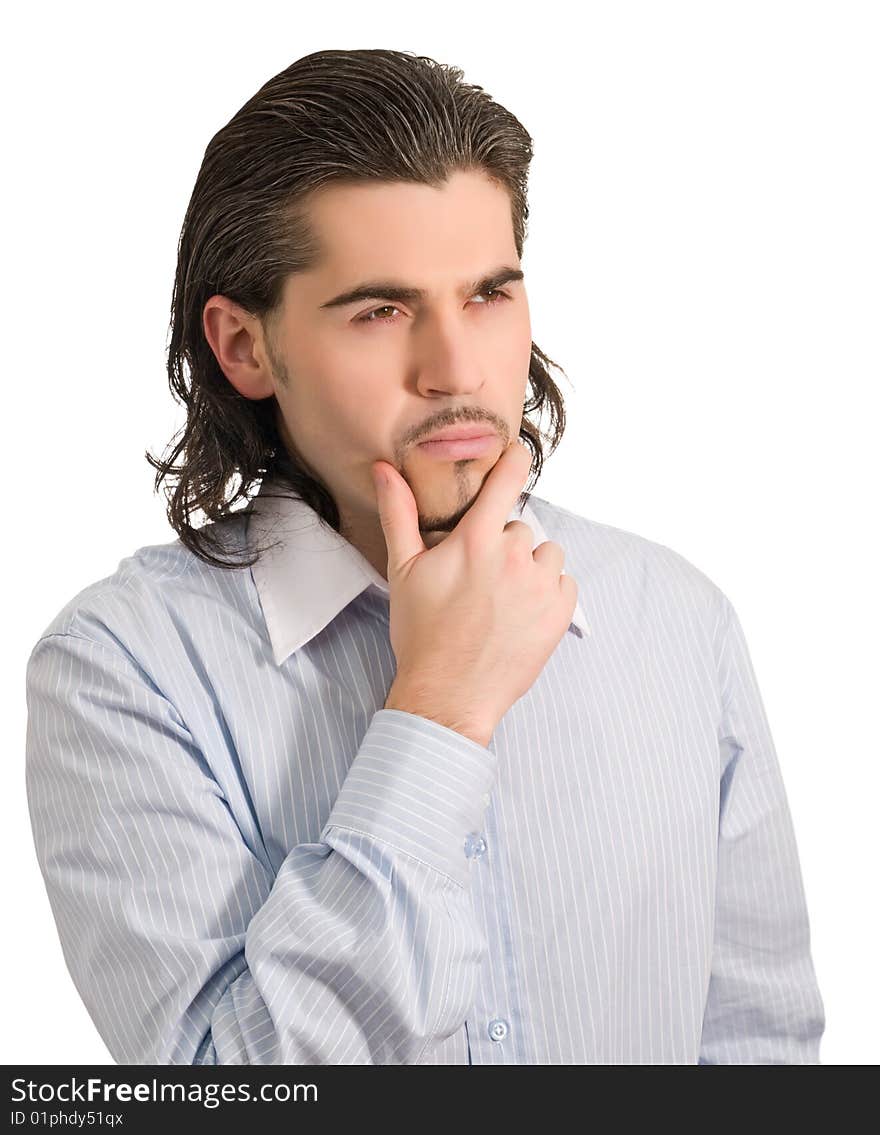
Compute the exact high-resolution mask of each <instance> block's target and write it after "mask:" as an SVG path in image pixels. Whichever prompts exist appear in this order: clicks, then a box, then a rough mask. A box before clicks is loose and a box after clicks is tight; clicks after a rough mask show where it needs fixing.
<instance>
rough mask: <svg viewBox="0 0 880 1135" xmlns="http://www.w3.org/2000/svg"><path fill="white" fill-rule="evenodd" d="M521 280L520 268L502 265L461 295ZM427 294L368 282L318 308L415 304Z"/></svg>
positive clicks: (387, 283) (466, 287)
mask: <svg viewBox="0 0 880 1135" xmlns="http://www.w3.org/2000/svg"><path fill="white" fill-rule="evenodd" d="M523 278H524V277H523V272H522V270H521V269H520V268H510V267H507V266H506V265H504V266H502V267H501V268H497V269H495V271H494V272H490V273H489V275H488V276H484V277H483V279H482V280H477V282H476V283H475V284H465V285H463V286H462V294H463V295H475V294H476V293H477V292H482V291H485V290H486V289H487V288H500V287H501V286H502V285H503V284H507V283H510V281H512V280H522V279H523ZM427 294H428V293H427V292H426V291H425V290H424V289H423V288H414V287H412V286H410V285H408V284H401V283H398V282H397V281H395V280H368V281H367V282H366V283H363V284H358V286H357V287H355V288H350V289H349V290H348V291H345V292H341V293H340V294H339V295H338V296H334V297H333V299H332V300H327V302H326V303H322V304H321V305H320V306H321V307H347V306H348V305H349V304H353V303H360V301H361V300H403V301H404V302H407V303H415V302H417V301H419V300H423V299H425V297H426V296H427Z"/></svg>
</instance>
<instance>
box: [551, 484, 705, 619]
mask: <svg viewBox="0 0 880 1135" xmlns="http://www.w3.org/2000/svg"><path fill="white" fill-rule="evenodd" d="M529 505H530V506H531V508H532V509H533V510H534V512H535V515H536V516H537V518H538V520H539V521H540V522H541V524H542V526H543V528H544V530H545V532H546V534H547V538H548V539H551V540H556V541H557V542H558V543H560V544H562V545H563V547H564V548H565V551H566V562H567V563H568V562H571V564H572V570H573V571H575V572H579V573H582V574H583V577H584V579H585V580H587V579H589V580H592V581H599V580H606V579H608V578H611V577H615V576H616V577H617V578H618V579H619V581H620V582H621V583H622V584H625V585H628V586H631V587H633V588H636V589H645V588H653V589H656V588H662V589H664V590H665V591H667V592H669V593H671V594H674V595H676V596H679V597H681V598H687V599H689V600H690V601H692V602H693V603H694V604H696V605H697V606H698V607H700V608H701V609H702V610H703V611H704V612H706V613H707V614H709V615H711V616H712V617H714V615H715V613H716V612H717V611H718V610H719V609H720V608H721V607H722V606H723V605H724V604H725V603H726V601H727V600H726V596H725V595H724V593H723V591H722V590H721V588H720V587H719V586H718V584H716V583H715V581H714V580H713V579H711V578H710V576H708V575H707V574H706V573H705V572H704V571H703V570H702V569H701V568H699V567H697V565H696V564H694V563H693V562H692V561H691V560H689V559H688V558H687V557H686V556H684V555H682V553H681V552H678V551H676V550H675V549H674V548H670V547H668V546H667V545H666V544H662V543H660V542H659V541H656V540H651V539H649V538H648V537H647V536H642V535H640V534H639V533H637V532H630V531H629V530H627V529H625V528H619V527H616V526H614V525H612V524H603V523H601V522H599V521H597V520H591V519H590V518H588V517H585V516H581V515H579V514H578V513H575V512H572V511H571V510H569V509H566V508H563V507H562V506H561V505H558V504H555V503H552V502H551V501H548V500H545V499H544V498H543V497H537V496H535V495H534V494H532V495H531V496H530V498H529ZM569 557H570V561H569Z"/></svg>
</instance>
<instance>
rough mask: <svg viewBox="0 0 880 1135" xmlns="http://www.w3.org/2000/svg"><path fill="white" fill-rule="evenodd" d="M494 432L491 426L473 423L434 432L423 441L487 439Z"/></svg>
mask: <svg viewBox="0 0 880 1135" xmlns="http://www.w3.org/2000/svg"><path fill="white" fill-rule="evenodd" d="M494 432H495V431H494V430H493V429H492V427H491V426H485V425H481V424H480V423H479V422H474V424H473V425H470V426H468V425H461V426H447V427H446V429H443V430H436V431H435V432H434V433H432V434H430V435H429V436H428V437H426V438H425V441H462V440H463V439H464V438H470V437H488V435H489V434H492V433H494ZM424 444H425V442H422V445H424Z"/></svg>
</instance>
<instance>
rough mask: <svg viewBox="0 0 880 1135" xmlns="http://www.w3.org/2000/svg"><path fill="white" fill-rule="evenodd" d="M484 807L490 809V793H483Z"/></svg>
mask: <svg viewBox="0 0 880 1135" xmlns="http://www.w3.org/2000/svg"><path fill="white" fill-rule="evenodd" d="M483 805H484V807H486V808H488V807H489V793H488V792H484V793H483Z"/></svg>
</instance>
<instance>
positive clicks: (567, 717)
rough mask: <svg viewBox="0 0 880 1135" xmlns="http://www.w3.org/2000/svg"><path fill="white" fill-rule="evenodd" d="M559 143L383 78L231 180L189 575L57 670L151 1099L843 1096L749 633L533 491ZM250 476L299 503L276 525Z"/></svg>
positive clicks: (109, 1002)
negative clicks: (365, 1076) (686, 1069)
mask: <svg viewBox="0 0 880 1135" xmlns="http://www.w3.org/2000/svg"><path fill="white" fill-rule="evenodd" d="M528 142H529V139H528V135H527V134H526V133H525V131H524V130H523V128H522V127H521V125H520V124H519V123H518V122H517V121H516V119H515V118H513V116H512V115H510V114H509V112H507V111H505V110H503V108H499V107H498V106H497V105H496V104H494V103H493V102H492V101H491V100H490V99H488V96H486V95H485V93H484V92H482V91H481V90H480V88H473V87H468V86H467V85H465V84H464V83H462V82H461V75H460V72H457V71H455V70H446V69H438V68H437V67H436V66H434V65H432V64H431V61H428V60H424V59H422V58H417V59H413V58H412V57H410V56H408V55H405V54H403V53H397V52H390V51H387V52H386V51H352V52H318V53H316V54H315V55H312V56H308V57H306V58H305V59H303V60H300V61H298V62H297V63H296V64H294V65H293V66H292V67H291V68H288V70H287V71H285V72H282V73H281V75H279V76H276V77H275V79H273V80H271V81H270V83H268V84H266V86H265V87H264V88H262V89H261V91H259V92H257V94H256V95H255V96H254V97H253V99H251V100H250V101H249V102H248V103H247V104H246V105H245V106H244V107H243V108H242V109H241V110H240V111H239V112H238V114H237V115H236V116H235V117H234V118H233V120H232V121H231V122H230V123H229V124H228V126H227V127H226V128H224V130H222V131H220V132H219V133H218V135H217V136H216V137H215V138H214V139H212V142H211V144H210V146H209V147H208V151H207V152H206V155H205V160H204V162H203V165H202V169H201V171H200V173H199V177H198V179H197V182H196V187H195V189H194V192H193V197H192V200H191V202H190V206H189V209H188V211H187V217H186V220H185V222H184V232H183V234H182V238H181V244H180V253H179V263H178V273H177V281H176V284H175V301H174V315H173V327H172V342H171V352H170V362H169V372H170V375H171V378H172V385H173V386H174V388H175V389H176V390H177V391H178V392H179V393H181V394H182V395H183V396H184V399H185V401H186V403H187V407H188V421H187V429H186V432H185V436H184V438H183V440H182V441H181V443H180V445H179V446H178V448H177V449H176V450H175V452H174V454H173V455H172V458H173V457H176V456H177V454H178V453H179V452H181V451H184V453H185V455H186V460H185V462H184V464H183V465H182V466H179V467H175V466H172V464H171V461H169V462H168V463H163V464H161V465H159V466H158V467H159V468H160V470H161V471H162V473H163V475H164V474H168V473H170V472H179V473H180V483H179V485H178V487H177V490H176V492H175V494H174V496H173V498H172V500H171V503H170V506H169V519H170V520H171V521H172V523H173V524H174V527H175V529H176V530H177V532H178V534H179V537H180V538H179V539H178V540H176V541H174V542H173V543H168V544H162V545H157V546H150V547H145V548H141V549H139V550H138V551H137V552H136V553H135V554H134V555H132V556H129V557H127V558H126V559H124V560H123V561H122V562H121V563H120V565H119V567H118V568H117V570H116V572H115V573H114V574H113V575H111V576H109V577H108V578H107V579H105V580H101V581H99V582H97V583H95V584H93V585H91V586H90V587H88V588H86V589H85V590H84V591H83V592H81V593H80V594H79V595H78V596H76V597H74V599H72V600H71V601H70V603H68V604H67V605H66V606H65V608H64V609H63V610H62V611H61V612H60V613H59V614H58V615H57V616H56V618H55V619H54V620H53V621H52V623H51V624H50V625H49V626H48V627H47V628H46V630H45V631H44V633H43V635H41V637H40V639H39V641H38V642H37V644H36V646H35V647H34V650H33V652H32V654H31V657H30V660H29V663H28V675H27V677H28V706H29V718H28V737H27V745H28V750H27V785H28V799H29V804H30V808H31V816H32V822H33V828H34V837H35V845H36V849H37V854H38V858H39V862H40V866H41V870H42V872H43V875H44V878H45V881H46V886H47V889H48V894H49V897H50V900H51V903H52V908H53V911H54V914H55V917H56V921H57V924H58V929H59V934H60V937H61V942H62V945H63V948H64V953H65V958H66V961H67V964H68V966H69V968H70V971H71V974H72V977H73V979H74V981H75V983H76V986H77V988H78V990H79V992H80V994H81V996H82V997H83V1000H84V1002H85V1004H86V1006H87V1007H88V1010H89V1012H90V1014H91V1016H92V1019H93V1020H94V1022H95V1025H96V1027H97V1028H98V1030H99V1031H100V1033H101V1036H102V1037H103V1038H104V1040H105V1042H106V1044H107V1046H108V1048H109V1050H110V1052H111V1053H112V1055H113V1057H114V1059H116V1060H118V1061H120V1062H126V1063H169V1064H172V1063H193V1064H197V1063H223V1064H226V1063H229V1064H241V1063H253V1064H258V1063H286V1064H468V1063H472V1064H493V1063H494V1064H560V1063H569V1064H575V1063H577V1064H588V1063H589V1064H611V1063H631V1064H648V1063H652V1064H687V1063H690V1064H694V1063H704V1064H733V1063H756V1064H757V1063H763V1064H804V1063H807V1064H809V1063H818V1062H819V1042H820V1038H821V1035H822V1032H823V1029H824V1010H823V1004H822V1000H821V997H820V994H819V990H818V987H817V983H816V978H815V973H814V970H813V965H812V961H811V957H810V947H809V925H808V918H807V910H806V904H805V898H804V891H803V886H802V880H801V875H800V870H799V865H798V857H797V850H796V846H795V840H794V833H793V829H792V822H791V817H790V814H789V810H788V805H787V801H786V796H785V790H784V787H783V783H782V779H781V773H780V768H779V763H778V760H777V757H776V753H775V750H774V746H773V741H772V738H771V735H770V731H769V727H768V723H767V719H766V716H765V713H764V709H763V705H762V702H761V698H760V694H759V691H758V687H757V684H756V680H755V675H754V672H753V669H752V667H751V663H750V659H749V655H748V651H747V647H746V643H745V640H744V637H743V632H742V628H741V626H740V623H739V620H738V618H737V615H736V613H735V611H734V609H733V607H732V605H731V604H730V602H729V600H728V599H727V597H726V596H725V595H724V594H723V593H722V592H721V591H720V590H719V588H718V587H717V586H716V585H715V584H714V583H713V582H712V581H711V580H710V579H708V577H706V576H705V575H704V574H703V573H701V572H700V571H699V570H698V569H697V568H696V567H694V566H693V565H691V564H690V563H689V562H688V561H687V560H685V559H684V558H683V557H682V556H680V555H678V554H677V553H675V552H673V551H672V550H670V549H669V548H666V547H664V546H662V545H659V544H656V543H652V542H651V541H648V540H646V539H644V538H642V537H640V536H637V535H635V534H633V533H629V532H626V531H624V530H621V529H616V528H613V527H610V526H608V525H603V524H598V523H596V522H593V521H590V520H587V519H585V518H583V517H580V516H578V515H576V514H574V513H572V512H569V511H567V510H565V509H562V508H560V507H558V506H556V505H553V504H551V503H550V502H548V501H546V500H544V499H542V498H540V497H537V496H534V495H531V494H529V493H527V492H526V493H524V491H523V486H524V484H525V482H526V481H527V478H528V476H529V473H530V471H532V467H533V464H534V463H535V462H537V464H538V467H539V468H540V461H541V457H542V448H541V439H542V437H543V434H542V432H541V431H540V430H539V429H538V428H537V426H536V424H535V422H534V421H533V420H532V418H531V417H530V416H529V415H530V414H532V413H533V411H534V410H535V409H536V408H538V409H540V408H549V409H550V411H551V418H553V419H554V420H555V421H556V422H557V426H558V427H560V428H557V431H556V434H555V435H554V436H555V440H558V437H559V436H561V414H562V403H561V397H560V396H559V392H558V390H557V389H556V387H555V385H554V384H553V382H552V380H551V379H550V376H549V374H548V372H547V370H546V368H545V366H544V362H547V361H549V360H547V358H546V356H544V355H543V354H542V353H541V352H540V351H539V350H538V349H537V348H536V347H535V345H534V343H533V342H532V337H531V326H530V320H529V309H528V301H527V296H526V289H525V277H524V271H523V268H522V266H521V265H522V259H521V257H522V245H523V237H524V221H525V216H526V208H525V197H524V185H525V174H526V172H527V167H528V162H529V159H530V153H531V151H530V148H529V145H528ZM184 361H186V363H187V364H188V366H189V370H190V375H189V381H188V383H187V382H186V381H185V380H184V372H183V362H184ZM529 389H531V395H529ZM462 430H464V431H465V432H469V433H471V435H474V434H478V435H480V436H479V437H475V436H471V439H470V440H466V439H463V438H462V437H461V436H459V437H458V439H457V440H456V439H455V438H454V437H452V438H450V436H449V435H450V434H453V435H454V434H459V435H461V433H462ZM518 439H519V440H518ZM154 464H155V463H154ZM236 474H237V475H239V476H240V477H241V479H242V486H241V488H240V492H239V495H241V494H242V493H243V491H244V490H245V489H246V488H247V486H248V485H249V484H251V483H252V482H253V481H254V480H255V479H257V478H259V479H260V480H261V487H260V491H259V494H258V496H257V499H256V500H255V502H254V503H253V505H252V506H251V507H250V508H249V509H247V510H243V511H239V512H234V511H231V510H230V509H229V507H228V506H229V505H230V504H231V503H232V502H231V501H228V502H227V501H226V499H225V497H226V488H227V484H228V481H229V479H230V477H232V476H234V475H236ZM374 477H375V480H374ZM521 498H523V499H522V500H521ZM234 499H235V498H233V500H234ZM196 507H199V508H202V509H203V510H204V511H205V513H206V515H207V516H208V517H209V519H210V521H211V523H209V524H207V525H204V526H203V527H202V528H198V529H197V528H195V527H194V526H193V525H192V524H191V523H190V513H191V512H192V511H193V509H194V508H196ZM267 537H273V538H274V543H272V544H271V545H270V546H267V547H265V548H264V547H263V546H262V545H263V540H264V538H267ZM255 549H257V550H258V554H257V555H256V556H254V557H253V558H251V559H249V560H247V561H246V562H241V561H235V560H234V559H233V560H231V561H230V560H222V559H221V558H220V557H219V555H218V554H217V553H218V552H221V551H222V552H224V553H226V554H229V555H232V556H234V555H235V554H237V553H247V552H253V551H254V550H255Z"/></svg>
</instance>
